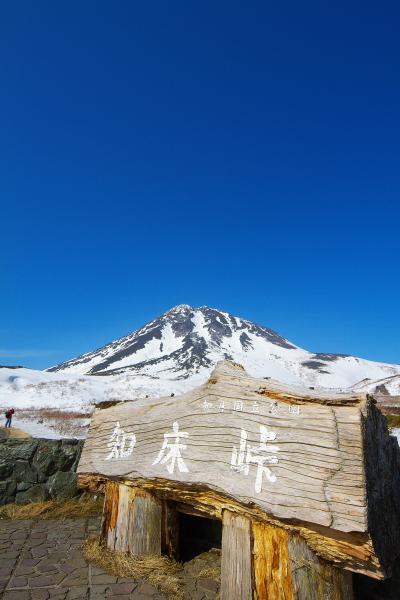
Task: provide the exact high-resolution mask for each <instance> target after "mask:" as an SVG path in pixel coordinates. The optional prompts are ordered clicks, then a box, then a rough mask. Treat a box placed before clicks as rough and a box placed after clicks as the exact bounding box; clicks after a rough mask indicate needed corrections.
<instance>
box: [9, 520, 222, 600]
mask: <svg viewBox="0 0 400 600" xmlns="http://www.w3.org/2000/svg"><path fill="white" fill-rule="evenodd" d="M98 528H99V519H98V518H90V519H66V520H48V521H45V520H42V521H40V520H35V521H33V520H32V521H8V520H4V521H0V598H4V600H47V599H50V600H101V599H108V598H116V599H119V600H128V599H129V600H130V599H132V600H166V599H165V596H163V595H162V594H161V593H160V592H158V591H157V590H156V588H154V587H153V586H152V585H149V584H148V583H146V582H143V581H134V580H132V579H129V578H121V577H118V578H117V577H113V576H110V575H108V574H107V573H106V572H105V571H103V570H102V569H98V568H96V567H94V566H92V565H90V564H87V563H86V562H85V560H84V558H83V557H82V554H81V551H80V546H81V543H82V541H83V540H84V539H85V538H86V537H88V535H90V534H93V533H96V532H97V531H98ZM219 561H220V556H219V553H218V551H211V552H208V553H205V554H203V555H200V556H198V557H196V558H195V559H194V560H192V561H190V562H188V563H186V565H185V568H184V572H183V578H182V586H183V588H184V589H185V592H186V596H187V598H188V599H191V600H212V599H214V598H216V597H217V595H218V591H219V590H218V587H219V586H218V584H217V583H216V582H215V581H213V580H212V579H208V578H200V579H198V578H197V577H196V576H197V575H198V573H199V572H200V571H201V570H202V569H204V568H208V567H213V566H218V565H219Z"/></svg>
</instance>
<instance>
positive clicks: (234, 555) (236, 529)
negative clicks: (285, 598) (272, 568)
mask: <svg viewBox="0 0 400 600" xmlns="http://www.w3.org/2000/svg"><path fill="white" fill-rule="evenodd" d="M251 567H252V560H251V521H250V519H248V518H247V517H243V516H242V515H238V514H235V513H231V512H229V511H228V510H225V511H224V512H223V516H222V557H221V600H233V599H235V600H239V598H240V600H252V598H253V594H252V568H251Z"/></svg>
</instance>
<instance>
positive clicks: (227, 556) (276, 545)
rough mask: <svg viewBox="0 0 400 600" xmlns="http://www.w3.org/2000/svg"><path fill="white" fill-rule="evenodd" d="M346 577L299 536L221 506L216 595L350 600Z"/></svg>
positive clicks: (243, 599)
mask: <svg viewBox="0 0 400 600" xmlns="http://www.w3.org/2000/svg"><path fill="white" fill-rule="evenodd" d="M351 582H352V579H351V573H349V572H346V571H343V570H340V569H337V568H335V567H333V566H331V565H330V564H329V563H327V562H325V561H323V560H320V559H319V558H318V557H317V555H316V554H315V553H314V552H312V551H311V550H310V548H309V547H308V546H307V544H306V542H305V541H304V540H303V539H302V538H301V537H300V536H298V535H295V536H292V534H290V533H289V532H288V531H286V530H284V529H282V528H279V527H275V526H273V525H268V524H265V523H260V522H257V521H250V519H248V518H246V517H243V516H242V515H238V514H234V513H231V512H229V511H224V513H223V530H222V568H221V600H232V599H233V598H235V599H238V600H239V598H240V600H252V599H253V600H272V599H273V600H320V599H321V598H324V600H351V599H352V598H353V594H352V584H351Z"/></svg>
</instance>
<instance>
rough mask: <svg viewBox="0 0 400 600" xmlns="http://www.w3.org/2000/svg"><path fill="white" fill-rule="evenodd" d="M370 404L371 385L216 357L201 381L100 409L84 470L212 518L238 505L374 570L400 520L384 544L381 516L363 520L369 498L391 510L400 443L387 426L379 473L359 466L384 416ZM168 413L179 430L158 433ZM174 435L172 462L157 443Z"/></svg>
mask: <svg viewBox="0 0 400 600" xmlns="http://www.w3.org/2000/svg"><path fill="white" fill-rule="evenodd" d="M371 407H373V399H372V398H370V397H367V396H366V395H360V394H352V395H346V394H322V393H320V392H317V391H308V390H307V391H304V390H303V391H301V390H293V389H291V388H288V387H287V386H286V387H285V386H281V385H278V384H276V383H273V382H270V381H269V382H268V383H266V382H265V381H264V380H256V379H254V378H251V377H249V376H248V375H247V374H246V373H245V372H244V371H243V369H241V368H239V367H237V366H232V365H231V364H229V363H223V364H220V365H219V366H218V367H217V368H216V370H215V371H214V373H213V375H212V377H211V378H210V380H209V382H208V383H207V384H205V385H203V386H200V387H199V388H197V389H196V390H193V391H192V392H190V393H188V394H185V395H183V396H181V397H178V398H173V399H172V398H161V399H157V400H151V401H148V402H144V401H141V402H140V403H138V404H137V405H135V403H126V404H122V405H118V406H116V407H113V408H110V409H107V410H103V411H97V412H96V413H95V414H94V417H93V419H92V423H91V427H90V430H89V434H88V438H87V440H86V442H85V446H84V449H83V453H82V457H81V461H80V464H79V468H78V473H79V480H80V482H84V481H85V477H86V481H89V479H90V478H92V481H94V480H96V477H97V481H100V480H102V481H104V480H105V479H114V480H116V481H117V480H118V481H120V482H124V483H127V484H130V485H134V486H136V487H138V488H142V489H148V490H150V491H152V492H154V493H156V494H157V496H159V497H160V498H163V499H168V500H175V501H177V502H183V503H186V504H190V505H192V506H193V507H194V508H195V509H196V510H199V511H203V512H204V511H205V512H208V513H209V514H211V515H213V516H217V517H218V518H221V515H222V511H223V510H224V509H230V508H231V507H235V508H234V510H235V511H237V512H241V513H242V514H247V515H253V516H255V517H256V518H257V519H258V520H260V521H264V522H270V523H273V522H274V521H278V522H280V523H281V524H282V525H283V526H284V527H287V528H292V529H293V530H294V529H295V530H297V531H301V532H302V535H304V537H306V538H307V541H308V543H310V545H311V547H312V548H313V549H314V550H315V551H317V552H318V554H319V555H320V556H323V557H325V558H327V559H328V560H332V561H334V562H335V564H337V565H338V566H345V567H346V568H350V569H353V570H355V571H359V572H363V573H367V574H373V575H374V576H377V577H381V576H383V575H384V574H385V572H388V570H389V569H390V564H389V563H390V560H388V561H386V562H385V564H384V565H383V564H381V555H382V556H383V555H384V554H385V552H386V551H388V552H386V554H389V555H392V556H393V557H394V556H395V555H396V554H398V553H399V552H400V538H399V529H398V530H397V531H396V532H391V536H390V540H389V542H390V543H389V544H388V543H387V541H386V540H385V536H386V534H385V531H387V527H384V528H382V527H378V526H375V527H373V528H372V529H373V531H372V530H371V528H370V524H371V523H373V522H374V516H375V517H377V515H378V504H379V503H378V502H377V501H374V498H379V501H380V502H381V503H382V501H384V502H385V503H386V506H390V510H391V512H393V511H394V510H397V511H398V507H399V494H397V490H398V488H399V486H400V483H399V482H400V479H399V471H398V467H397V466H396V465H398V463H399V458H398V457H399V449H398V448H395V447H394V446H393V445H391V444H390V438H389V436H388V433H387V431H383V430H382V431H381V433H380V434H379V435H380V441H379V444H380V447H382V448H385V450H382V452H381V454H380V455H379V460H380V461H381V463H382V464H381V465H380V466H379V469H380V472H381V473H382V474H384V478H385V479H384V481H383V480H382V479H379V477H376V476H374V475H373V474H372V470H373V467H372V466H371V467H370V468H369V471H368V473H367V472H366V466H365V465H366V464H368V460H367V457H366V448H367V447H368V452H369V454H370V456H371V460H370V462H371V461H372V462H371V464H372V463H374V460H375V459H374V460H372V456H373V455H374V453H373V451H372V446H373V441H372V440H373V439H374V435H375V433H374V432H375V431H376V430H377V428H378V429H379V427H380V425H379V423H378V421H377V419H373V418H372V416H371V415H372V412H373V410H375V409H372V408H371ZM296 411H300V412H296ZM173 423H177V425H176V426H175V428H176V429H175V434H176V435H177V434H178V433H179V434H181V433H182V432H184V434H185V435H184V436H178V437H179V439H178V440H176V437H175V438H174V437H173V436H171V437H169V438H166V437H165V434H171V433H173V431H174V430H173V427H174V425H173ZM117 425H119V431H120V432H121V431H122V430H123V432H124V434H125V436H126V437H125V440H124V439H123V438H122V434H120V436H119V441H120V442H121V440H122V442H121V444H120V446H121V447H120V448H119V449H118V452H115V448H114V451H113V445H112V440H113V434H114V439H115V432H116V426H117ZM243 432H244V433H243ZM367 433H368V435H367ZM262 434H264V440H263V438H262ZM265 434H266V435H265ZM117 437H118V436H117ZM367 437H368V439H369V440H370V441H368V440H367ZM133 439H134V442H135V443H134V444H133V445H132V444H131V442H132V441H133ZM265 439H266V441H265ZM175 441H178V443H179V444H182V446H181V447H179V452H178V454H179V453H180V456H179V457H175V460H174V461H172V460H171V459H168V454H169V452H170V450H171V448H170V447H167V448H166V447H165V446H164V450H163V444H166V443H168V444H170V445H171V444H172V445H173V443H174V442H175ZM262 444H264V446H263V445H262ZM249 447H250V448H249ZM265 447H267V448H268V451H267V450H266V449H265ZM121 448H122V452H121ZM129 450H132V451H131V452H129ZM175 451H176V448H175ZM113 452H114V453H113ZM266 457H269V458H267V459H266ZM178 458H179V459H180V460H181V463H180V460H178ZM265 459H266V460H265ZM257 461H258V462H257ZM396 461H397V462H396ZM172 462H173V463H174V464H172ZM232 462H233V463H234V464H233V465H232ZM375 462H376V460H375ZM374 464H375V463H374ZM168 466H170V467H171V469H170V470H171V472H169V471H168V470H167V467H168ZM264 466H266V467H268V468H269V472H266V471H265V470H264V469H263V468H261V467H264ZM233 467H234V468H233ZM259 467H260V468H259ZM260 470H261V471H262V472H261V478H258V477H257V476H258V475H259V471H260ZM367 478H370V480H371V481H373V482H374V483H373V485H371V486H368V484H367ZM257 479H259V481H258V484H259V485H258V488H257ZM377 490H378V491H377ZM373 506H374V507H375V508H372V507H373ZM389 519H390V517H389V516H388V520H389ZM371 534H372V536H371ZM374 536H375V537H374ZM376 537H380V538H381V542H379V541H378V540H377V539H375V538H376ZM388 546H390V548H388ZM377 548H379V550H378V552H377Z"/></svg>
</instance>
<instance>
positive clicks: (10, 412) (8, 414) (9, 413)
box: [6, 408, 15, 428]
mask: <svg viewBox="0 0 400 600" xmlns="http://www.w3.org/2000/svg"><path fill="white" fill-rule="evenodd" d="M14 412H15V410H14V409H13V408H9V409H8V411H7V412H6V427H8V428H10V427H11V421H12V418H13V414H14Z"/></svg>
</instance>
